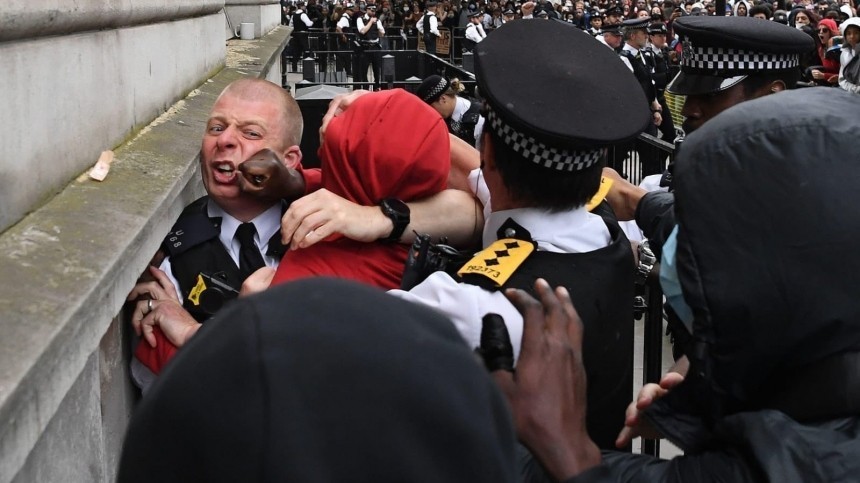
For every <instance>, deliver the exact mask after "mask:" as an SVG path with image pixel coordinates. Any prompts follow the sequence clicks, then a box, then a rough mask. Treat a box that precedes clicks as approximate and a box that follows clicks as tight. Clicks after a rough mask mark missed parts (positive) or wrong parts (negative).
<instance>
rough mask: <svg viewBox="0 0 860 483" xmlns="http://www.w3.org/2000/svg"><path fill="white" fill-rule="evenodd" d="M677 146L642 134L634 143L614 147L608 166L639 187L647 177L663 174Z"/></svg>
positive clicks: (610, 152) (611, 150)
mask: <svg viewBox="0 0 860 483" xmlns="http://www.w3.org/2000/svg"><path fill="white" fill-rule="evenodd" d="M674 152H675V146H674V145H673V144H672V143H669V142H666V141H664V140H662V139H660V138H658V137H656V136H653V135H651V134H648V133H642V134H640V135H639V137H638V138H637V139H636V141H635V142H633V143H628V144H621V145H616V146H612V147H611V148H610V150H609V154H608V160H607V165H608V166H609V167H610V168H612V169H614V170H616V171H618V172H619V173H620V174H621V175H622V176H624V177H625V178H627V180H628V181H630V182H631V183H633V184H636V185H638V184H639V183H641V182H642V180H643V179H645V177H646V176H650V175H653V174H662V173H663V171H664V170H665V169H666V166H668V164H669V162H671V161H672V159H673V157H674Z"/></svg>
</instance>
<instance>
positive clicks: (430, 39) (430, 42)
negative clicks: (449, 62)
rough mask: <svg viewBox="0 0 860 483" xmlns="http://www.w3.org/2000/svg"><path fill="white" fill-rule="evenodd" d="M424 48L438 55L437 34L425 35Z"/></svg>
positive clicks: (429, 52)
mask: <svg viewBox="0 0 860 483" xmlns="http://www.w3.org/2000/svg"><path fill="white" fill-rule="evenodd" d="M424 49H425V50H426V51H427V53H428V54H433V55H436V36H435V35H433V34H430V35H425V36H424Z"/></svg>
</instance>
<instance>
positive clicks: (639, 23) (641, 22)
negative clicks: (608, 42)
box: [621, 18, 651, 30]
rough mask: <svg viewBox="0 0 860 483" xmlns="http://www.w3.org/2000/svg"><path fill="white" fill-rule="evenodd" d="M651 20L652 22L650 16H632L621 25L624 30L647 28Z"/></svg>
mask: <svg viewBox="0 0 860 483" xmlns="http://www.w3.org/2000/svg"><path fill="white" fill-rule="evenodd" d="M649 22H651V19H650V18H631V19H627V20H625V21H623V22H621V27H623V28H624V30H638V29H642V30H645V29H647V28H648V23H649Z"/></svg>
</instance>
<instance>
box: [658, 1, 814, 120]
mask: <svg viewBox="0 0 860 483" xmlns="http://www.w3.org/2000/svg"><path fill="white" fill-rule="evenodd" d="M673 30H674V32H675V33H676V34H678V35H679V37H680V41H681V44H682V46H683V51H682V55H681V72H680V73H679V74H678V75H677V76H676V77H675V79H674V80H672V82H671V83H670V84H669V85H668V86H667V90H668V91H669V92H670V93H672V94H678V95H684V96H687V100H686V102H685V104H684V109H683V111H682V115H683V116H684V117H685V118H686V119H685V121H684V131H685V132H686V133H687V134H689V133H690V132H692V131H693V130H695V129H697V128H698V127H699V126H701V125H702V124H703V123H705V122H706V121H708V120H709V119H711V118H712V117H714V116H716V115H717V114H719V113H720V112H722V111H723V110H725V109H727V108H729V107H731V106H733V105H735V104H737V103H739V102H742V101H745V100H749V99H755V98H757V97H761V96H763V95H767V94H771V93H775V92H780V91H783V90H785V89H793V88H794V87H795V85H796V84H797V81H798V79H799V78H800V73H801V72H800V67H799V65H800V57H801V55H802V54H805V53H807V52H810V51H811V50H813V49H814V47H815V46H814V43H813V40H812V38H811V37H809V36H808V35H806V34H805V33H803V32H801V31H799V30H797V29H793V28H791V27H788V26H785V25H782V24H779V23H777V22H762V21H761V20H760V19H755V18H751V17H684V18H679V19H678V20H676V21H675V23H674V24H673Z"/></svg>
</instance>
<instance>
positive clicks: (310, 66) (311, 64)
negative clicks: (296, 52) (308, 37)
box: [302, 57, 316, 82]
mask: <svg viewBox="0 0 860 483" xmlns="http://www.w3.org/2000/svg"><path fill="white" fill-rule="evenodd" d="M315 64H316V62H315V61H314V59H313V58H311V57H308V58H306V59H302V80H306V81H308V82H315V81H316V77H315V75H314V74H316V72H315V71H316V65H315Z"/></svg>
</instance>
